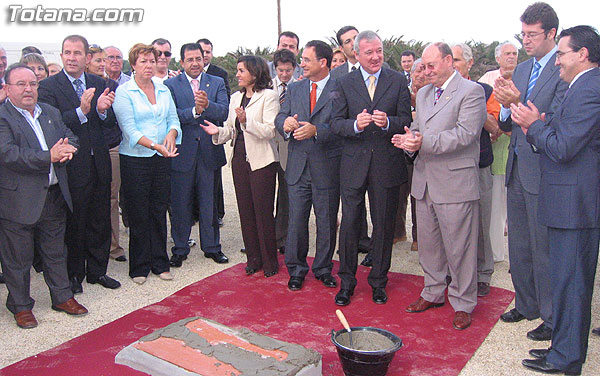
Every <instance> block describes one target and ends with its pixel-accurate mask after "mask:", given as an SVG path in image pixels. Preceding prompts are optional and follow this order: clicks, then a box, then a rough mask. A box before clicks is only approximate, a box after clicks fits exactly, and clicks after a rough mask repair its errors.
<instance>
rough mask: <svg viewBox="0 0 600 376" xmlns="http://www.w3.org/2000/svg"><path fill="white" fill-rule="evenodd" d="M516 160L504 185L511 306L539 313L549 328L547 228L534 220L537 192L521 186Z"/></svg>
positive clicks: (526, 312)
mask: <svg viewBox="0 0 600 376" xmlns="http://www.w3.org/2000/svg"><path fill="white" fill-rule="evenodd" d="M516 162H517V163H514V164H513V168H512V173H511V176H510V180H509V181H508V186H507V210H508V255H509V258H510V273H511V274H510V275H511V278H512V282H513V286H514V288H515V308H516V309H517V311H519V312H520V313H521V314H522V315H524V316H525V317H527V318H528V319H529V320H533V319H536V318H538V317H541V318H542V319H543V320H544V323H545V324H546V326H548V327H549V328H552V293H551V288H550V286H551V282H550V281H551V273H550V268H549V262H548V259H549V256H548V229H547V228H546V227H544V226H542V225H540V224H539V222H538V218H537V211H538V195H537V194H532V193H529V192H527V191H526V190H525V189H524V188H523V186H522V184H521V180H520V179H519V173H518V165H519V161H518V160H517V161H516Z"/></svg>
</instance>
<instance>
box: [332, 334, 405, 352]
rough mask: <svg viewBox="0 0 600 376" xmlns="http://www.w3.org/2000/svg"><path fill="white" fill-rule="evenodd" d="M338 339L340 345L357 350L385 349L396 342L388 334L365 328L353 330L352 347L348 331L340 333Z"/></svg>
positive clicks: (391, 346)
mask: <svg viewBox="0 0 600 376" xmlns="http://www.w3.org/2000/svg"><path fill="white" fill-rule="evenodd" d="M336 340H337V342H338V343H339V344H340V345H342V346H344V347H346V348H348V349H352V350H357V351H385V350H389V349H391V348H393V347H394V342H392V340H390V339H389V338H387V337H386V336H384V335H382V334H379V333H376V332H370V331H364V330H361V331H353V332H352V347H350V333H348V332H345V333H340V334H338V335H337V337H336Z"/></svg>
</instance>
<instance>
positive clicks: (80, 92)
mask: <svg viewBox="0 0 600 376" xmlns="http://www.w3.org/2000/svg"><path fill="white" fill-rule="evenodd" d="M73 85H75V92H76V93H77V96H78V97H79V99H81V96H82V95H83V82H82V81H81V80H80V79H79V78H77V79H75V80H73Z"/></svg>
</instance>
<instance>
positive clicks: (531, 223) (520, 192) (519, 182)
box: [494, 2, 567, 341]
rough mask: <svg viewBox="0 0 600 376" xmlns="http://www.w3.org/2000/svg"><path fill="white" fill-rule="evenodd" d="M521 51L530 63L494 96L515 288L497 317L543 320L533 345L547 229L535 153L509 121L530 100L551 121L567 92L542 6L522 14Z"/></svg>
mask: <svg viewBox="0 0 600 376" xmlns="http://www.w3.org/2000/svg"><path fill="white" fill-rule="evenodd" d="M521 23H522V29H521V30H522V33H521V36H522V37H523V47H524V48H525V51H526V52H527V54H528V55H529V56H531V59H529V60H527V61H525V62H523V63H521V64H519V65H517V67H516V68H515V71H514V73H513V76H512V80H508V79H506V78H504V77H499V78H498V79H497V80H496V82H495V88H494V94H495V95H496V99H497V100H498V102H500V103H501V104H502V109H501V111H500V122H499V125H500V128H501V129H502V130H503V131H505V132H512V134H511V140H510V145H509V155H508V161H507V165H506V186H507V207H508V252H509V257H510V270H511V277H512V281H513V286H514V288H515V308H513V309H511V310H510V311H508V312H506V313H504V314H502V315H501V316H500V319H501V320H502V321H504V322H518V321H521V320H523V319H528V320H534V319H537V318H538V317H541V318H542V320H543V322H542V324H540V325H539V326H538V327H537V328H536V329H534V330H532V331H530V332H528V333H527V337H528V338H530V339H532V340H534V341H547V340H549V339H550V338H551V336H552V327H553V321H552V293H551V288H550V283H551V275H552V273H551V272H550V265H549V261H548V230H547V228H546V227H544V226H542V225H540V224H539V223H538V195H539V192H540V165H539V159H540V155H539V154H538V153H537V152H536V151H535V150H534V149H533V148H532V147H531V145H529V144H528V143H527V140H526V139H525V134H524V133H523V131H522V130H521V127H519V126H518V125H517V124H514V123H513V121H512V120H511V116H510V115H511V110H510V106H511V104H515V105H518V104H519V103H528V101H531V102H533V103H534V104H535V106H536V107H537V108H538V109H539V111H540V113H542V112H545V113H546V120H549V119H550V118H551V117H552V113H553V112H555V110H556V108H557V107H558V105H559V104H560V103H561V101H562V98H563V96H564V94H565V91H566V89H567V85H566V83H565V82H562V81H561V80H560V77H559V69H558V67H557V66H555V65H554V62H555V60H556V50H557V47H556V43H555V41H554V38H555V37H556V31H557V30H558V17H557V15H556V13H555V12H554V9H552V7H551V6H550V5H548V4H546V3H541V2H539V3H535V4H532V5H530V6H529V7H528V8H527V9H526V10H525V12H524V13H523V15H522V16H521Z"/></svg>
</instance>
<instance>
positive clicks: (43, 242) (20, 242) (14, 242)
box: [0, 185, 73, 314]
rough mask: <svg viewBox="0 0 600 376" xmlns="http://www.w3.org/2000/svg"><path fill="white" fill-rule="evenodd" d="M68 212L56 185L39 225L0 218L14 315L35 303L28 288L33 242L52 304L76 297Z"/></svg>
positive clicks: (1, 248) (0, 248)
mask: <svg viewBox="0 0 600 376" xmlns="http://www.w3.org/2000/svg"><path fill="white" fill-rule="evenodd" d="M66 211H67V204H66V203H65V200H64V198H63V196H62V193H61V192H60V188H59V187H58V185H56V186H54V187H52V188H50V190H49V191H48V194H47V196H46V202H45V204H44V208H43V209H42V214H41V216H40V218H39V220H38V221H37V222H36V223H34V224H32V225H24V224H20V223H16V222H13V221H9V220H6V219H0V256H1V257H0V259H1V260H2V269H3V270H4V278H5V279H6V287H7V288H8V297H7V298H6V307H7V308H8V310H9V311H11V312H12V313H13V314H16V313H19V312H21V311H29V310H31V309H32V308H33V304H34V303H35V300H33V299H32V298H31V296H30V289H29V282H30V275H29V272H30V270H31V264H32V263H33V244H34V241H35V243H36V244H37V245H38V246H39V247H38V251H39V253H40V256H41V259H42V265H43V267H44V280H45V281H46V284H47V285H48V289H49V290H50V297H51V299H52V304H54V305H58V304H62V303H64V302H66V301H67V300H69V299H71V298H72V297H73V293H72V292H71V287H70V284H69V277H68V274H67V250H66V248H65V240H64V239H65V228H66V215H67V212H66Z"/></svg>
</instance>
